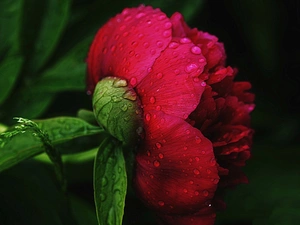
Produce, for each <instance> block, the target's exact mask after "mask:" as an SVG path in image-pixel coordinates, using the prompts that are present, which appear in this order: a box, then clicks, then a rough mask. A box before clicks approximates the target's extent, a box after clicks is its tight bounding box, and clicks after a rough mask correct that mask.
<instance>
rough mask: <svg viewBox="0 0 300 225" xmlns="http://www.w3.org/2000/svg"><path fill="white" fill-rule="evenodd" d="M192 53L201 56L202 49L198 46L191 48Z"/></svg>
mask: <svg viewBox="0 0 300 225" xmlns="http://www.w3.org/2000/svg"><path fill="white" fill-rule="evenodd" d="M191 52H192V53H194V54H195V55H200V54H201V49H200V48H199V47H198V46H193V47H191Z"/></svg>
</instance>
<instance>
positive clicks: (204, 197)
mask: <svg viewBox="0 0 300 225" xmlns="http://www.w3.org/2000/svg"><path fill="white" fill-rule="evenodd" d="M145 117H146V119H145V130H146V138H145V140H144V142H143V146H141V148H140V150H139V152H138V154H137V156H136V162H137V166H136V178H135V185H136V189H137V191H138V193H139V196H140V197H141V199H142V200H143V201H144V202H145V203H146V204H147V205H148V206H149V207H151V208H153V209H155V210H159V212H163V213H169V214H170V213H171V214H173V213H180V214H185V213H195V212H197V211H199V210H200V209H205V208H207V207H209V206H208V202H209V201H210V200H211V199H212V198H213V196H214V192H215V190H216V188H217V184H218V181H219V176H218V171H217V166H216V161H215V158H214V153H213V150H212V144H211V142H210V141H209V140H208V139H207V138H205V137H204V136H203V135H202V133H201V132H200V131H199V130H197V129H195V128H194V127H192V126H191V125H190V124H188V123H187V122H185V121H184V120H182V119H180V118H178V117H173V116H169V115H166V114H164V113H163V112H161V111H150V112H147V114H146V115H145Z"/></svg>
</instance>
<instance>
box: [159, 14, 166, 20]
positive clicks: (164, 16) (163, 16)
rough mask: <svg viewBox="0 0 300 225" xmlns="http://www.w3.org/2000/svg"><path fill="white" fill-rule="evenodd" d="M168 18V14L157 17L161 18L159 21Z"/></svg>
mask: <svg viewBox="0 0 300 225" xmlns="http://www.w3.org/2000/svg"><path fill="white" fill-rule="evenodd" d="M165 18H166V15H160V16H159V17H158V18H157V19H158V20H159V21H162V20H164V19H165Z"/></svg>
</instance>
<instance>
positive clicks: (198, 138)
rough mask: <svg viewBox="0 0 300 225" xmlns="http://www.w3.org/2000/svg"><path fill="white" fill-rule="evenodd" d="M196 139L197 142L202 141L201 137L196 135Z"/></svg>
mask: <svg viewBox="0 0 300 225" xmlns="http://www.w3.org/2000/svg"><path fill="white" fill-rule="evenodd" d="M195 140H196V143H197V144H199V143H201V138H200V137H198V136H196V137H195Z"/></svg>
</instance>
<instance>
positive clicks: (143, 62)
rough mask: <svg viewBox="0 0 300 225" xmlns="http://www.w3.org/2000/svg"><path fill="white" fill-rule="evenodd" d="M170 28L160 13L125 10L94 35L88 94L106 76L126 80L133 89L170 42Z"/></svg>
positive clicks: (89, 60)
mask: <svg viewBox="0 0 300 225" xmlns="http://www.w3.org/2000/svg"><path fill="white" fill-rule="evenodd" d="M171 28H172V24H171V23H170V21H169V18H168V17H166V15H165V14H164V13H163V12H161V11H160V10H159V9H153V8H152V7H150V6H147V7H146V6H143V5H141V6H140V7H138V8H130V9H124V10H123V12H122V13H120V14H118V15H117V16H116V17H114V18H112V19H110V20H109V21H108V22H107V23H106V24H105V25H104V26H103V27H102V28H101V29H100V30H99V31H98V33H97V35H96V37H95V39H94V41H93V43H92V46H91V48H90V51H89V54H88V58H87V64H88V74H89V76H88V78H87V79H88V80H87V83H88V90H89V91H90V92H93V90H94V86H95V85H96V84H97V82H98V81H99V80H100V79H101V78H103V77H105V76H117V77H122V78H126V79H127V80H128V81H129V82H130V84H131V85H132V86H133V87H135V86H136V85H137V84H138V83H139V82H140V81H141V80H142V79H143V78H144V77H145V76H146V75H147V74H148V68H150V67H151V66H152V65H153V63H154V61H155V59H156V58H157V57H158V56H159V55H160V53H161V52H162V51H163V50H164V49H165V48H166V46H167V45H168V44H169V42H170V40H171V35H172V31H171Z"/></svg>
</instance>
